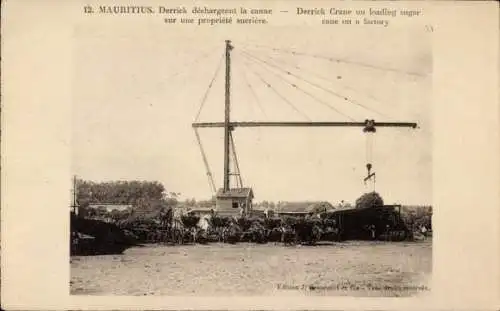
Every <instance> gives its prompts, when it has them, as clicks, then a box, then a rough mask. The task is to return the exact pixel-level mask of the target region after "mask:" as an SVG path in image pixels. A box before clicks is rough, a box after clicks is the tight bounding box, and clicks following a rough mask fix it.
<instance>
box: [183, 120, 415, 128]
mask: <svg viewBox="0 0 500 311" xmlns="http://www.w3.org/2000/svg"><path fill="white" fill-rule="evenodd" d="M373 125H374V126H375V127H409V128H417V123H414V122H374V123H373ZM192 126H193V128H202V127H224V126H225V124H224V122H196V123H193V124H192ZM229 126H230V127H231V128H235V127H328V126H344V127H364V126H366V122H327V121H326V122H323V121H317V122H314V121H311V122H246V121H243V122H229Z"/></svg>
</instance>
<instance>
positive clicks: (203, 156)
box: [194, 128, 217, 194]
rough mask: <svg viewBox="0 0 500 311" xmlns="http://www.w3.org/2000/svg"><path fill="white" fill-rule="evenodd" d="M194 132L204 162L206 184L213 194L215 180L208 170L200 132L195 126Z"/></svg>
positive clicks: (214, 191)
mask: <svg viewBox="0 0 500 311" xmlns="http://www.w3.org/2000/svg"><path fill="white" fill-rule="evenodd" d="M194 134H195V136H196V140H197V142H198V146H199V147H200V151H201V156H202V158H203V163H204V164H205V169H206V171H207V177H208V184H209V187H210V190H212V193H213V194H215V193H216V191H217V190H216V188H215V181H214V178H213V176H212V172H211V171H210V166H209V165H208V160H207V155H206V154H205V150H204V149H203V145H202V144H201V138H200V134H199V133H198V129H197V128H194Z"/></svg>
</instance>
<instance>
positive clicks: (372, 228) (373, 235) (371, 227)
mask: <svg viewBox="0 0 500 311" xmlns="http://www.w3.org/2000/svg"><path fill="white" fill-rule="evenodd" d="M370 231H371V234H372V240H375V225H374V224H372V225H371V226H370Z"/></svg>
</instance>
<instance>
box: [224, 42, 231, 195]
mask: <svg viewBox="0 0 500 311" xmlns="http://www.w3.org/2000/svg"><path fill="white" fill-rule="evenodd" d="M231 49H232V47H231V41H229V40H226V85H225V109H224V185H223V188H224V192H226V191H228V190H229V189H230V185H229V143H230V141H229V135H230V131H231V128H230V122H231V119H230V95H231V93H230V92H231V82H230V81H231Z"/></svg>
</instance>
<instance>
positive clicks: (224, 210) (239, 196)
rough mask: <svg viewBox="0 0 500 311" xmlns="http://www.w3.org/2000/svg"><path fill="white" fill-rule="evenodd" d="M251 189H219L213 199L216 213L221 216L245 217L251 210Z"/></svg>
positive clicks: (252, 195)
mask: <svg viewBox="0 0 500 311" xmlns="http://www.w3.org/2000/svg"><path fill="white" fill-rule="evenodd" d="M253 198H254V194H253V190H252V188H231V189H229V190H227V191H224V189H223V188H221V189H219V191H217V194H216V198H215V205H216V212H217V214H219V215H222V216H238V215H242V216H243V215H247V214H249V213H250V211H251V210H252V200H253Z"/></svg>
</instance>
